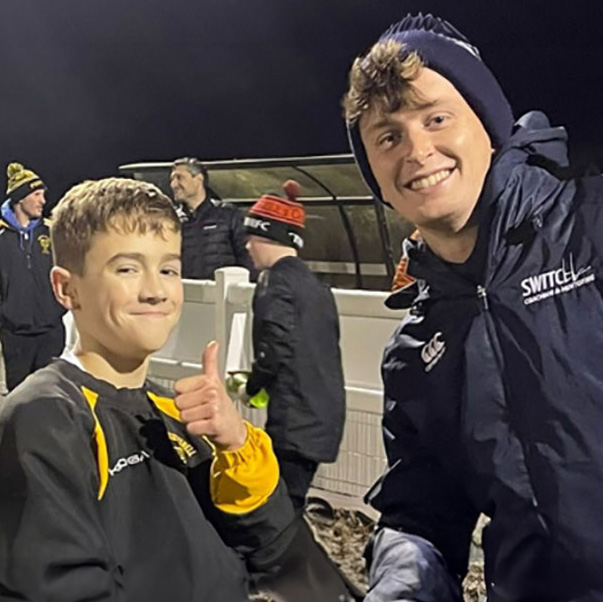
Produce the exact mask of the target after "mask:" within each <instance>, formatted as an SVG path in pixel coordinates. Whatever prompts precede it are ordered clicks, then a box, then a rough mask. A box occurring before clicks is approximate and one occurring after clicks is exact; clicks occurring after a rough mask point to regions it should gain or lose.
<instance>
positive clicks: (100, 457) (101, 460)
mask: <svg viewBox="0 0 603 602" xmlns="http://www.w3.org/2000/svg"><path fill="white" fill-rule="evenodd" d="M82 393H83V394H84V397H85V398H86V401H87V402H88V405H89V406H90V411H91V412H92V417H93V418H94V440H95V442H96V461H97V463H98V474H99V479H100V485H99V488H98V499H99V500H102V499H103V496H104V495H105V491H106V489H107V484H108V483H109V453H108V451H107V440H106V438H105V433H104V432H103V428H102V427H101V424H100V422H99V420H98V417H97V415H96V411H95V408H96V403H97V401H98V393H94V391H91V390H90V389H87V388H86V387H82Z"/></svg>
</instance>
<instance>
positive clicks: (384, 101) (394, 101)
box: [342, 39, 424, 125]
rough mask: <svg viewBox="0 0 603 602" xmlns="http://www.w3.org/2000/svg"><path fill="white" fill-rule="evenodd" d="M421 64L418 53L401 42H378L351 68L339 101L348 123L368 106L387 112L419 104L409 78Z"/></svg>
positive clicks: (353, 120) (414, 74) (358, 116)
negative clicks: (345, 89) (347, 81)
mask: <svg viewBox="0 0 603 602" xmlns="http://www.w3.org/2000/svg"><path fill="white" fill-rule="evenodd" d="M423 67H424V63H423V61H422V60H421V57H420V56H419V55H418V54H417V53H416V52H405V51H404V45H403V44H402V43H401V42H398V41H397V40H392V39H386V40H384V41H382V42H377V43H376V44H375V45H374V46H373V47H372V48H371V49H370V50H369V52H368V53H367V54H366V56H364V57H360V58H357V59H356V60H355V61H354V64H353V65H352V68H351V69H350V75H349V89H348V91H347V93H346V95H345V96H344V98H343V102H342V104H343V108H344V112H345V119H346V121H347V123H348V124H349V125H352V124H355V123H356V122H357V121H358V119H360V117H361V115H362V114H363V113H365V112H366V111H369V110H371V109H377V110H379V111H381V112H383V113H385V114H388V113H395V112H396V111H398V110H399V109H401V108H403V107H404V108H406V107H408V108H412V107H413V106H415V105H418V104H420V101H421V99H420V98H419V97H418V94H417V92H416V90H415V88H414V87H413V86H412V81H413V80H414V79H416V78H417V77H418V76H419V74H420V72H421V69H422V68H423Z"/></svg>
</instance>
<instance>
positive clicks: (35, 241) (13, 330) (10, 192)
mask: <svg viewBox="0 0 603 602" xmlns="http://www.w3.org/2000/svg"><path fill="white" fill-rule="evenodd" d="M6 172H7V177H8V186H7V190H6V194H7V197H8V198H7V200H6V201H5V202H4V203H3V204H2V209H1V213H2V217H1V219H0V340H1V341H2V354H3V356H4V364H5V368H6V385H7V388H8V390H9V391H11V390H12V389H14V388H15V387H16V386H17V385H18V384H19V383H20V382H21V381H23V380H24V379H25V377H26V376H28V375H29V374H31V373H32V372H34V371H35V370H37V369H38V368H41V367H43V366H45V365H46V364H48V362H49V361H50V360H51V358H53V357H58V356H59V355H60V354H61V352H62V351H63V347H64V346H65V329H64V326H63V322H62V316H63V314H64V313H65V310H64V309H63V308H62V307H61V306H60V305H59V304H58V303H57V301H56V300H55V298H54V294H53V293H52V287H51V285H50V277H49V274H50V269H51V268H52V252H51V244H50V236H49V231H48V225H47V223H46V222H45V220H44V219H43V218H42V211H43V208H44V204H45V203H46V198H45V192H46V186H45V185H44V182H43V181H42V180H41V178H40V177H39V176H38V175H37V174H35V173H34V172H33V171H31V170H29V169H26V168H24V167H23V166H22V165H21V164H19V163H11V164H10V165H9V166H8V168H7V170H6Z"/></svg>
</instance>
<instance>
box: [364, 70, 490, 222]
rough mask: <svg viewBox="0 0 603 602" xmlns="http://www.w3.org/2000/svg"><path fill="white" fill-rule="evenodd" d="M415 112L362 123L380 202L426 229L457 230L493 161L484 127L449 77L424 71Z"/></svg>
mask: <svg viewBox="0 0 603 602" xmlns="http://www.w3.org/2000/svg"><path fill="white" fill-rule="evenodd" d="M413 85H414V88H415V89H416V91H417V92H418V95H419V97H420V99H421V102H420V105H419V106H418V107H417V108H402V109H401V110H399V111H397V112H395V113H391V114H384V113H382V112H379V111H376V110H371V111H368V112H367V113H366V114H365V115H363V116H362V117H361V119H360V124H359V125H360V135H361V138H362V142H363V144H364V147H365V149H366V154H367V157H368V161H369V165H370V167H371V169H372V171H373V174H374V176H375V179H376V180H377V183H378V184H379V187H380V188H381V192H382V195H383V198H384V199H385V200H386V201H388V202H389V203H391V205H392V206H393V207H394V209H395V210H396V211H397V212H398V213H400V214H401V215H402V216H403V217H404V218H406V219H407V220H408V221H410V222H411V223H413V224H415V225H416V226H418V227H419V229H421V227H424V228H430V229H434V230H443V231H451V230H452V231H454V232H458V231H459V230H460V229H462V227H464V226H465V225H466V224H467V222H468V220H469V218H470V216H471V214H472V212H473V209H474V207H475V205H476V203H477V200H478V198H479V195H480V193H481V190H482V186H483V183H484V180H485V177H486V173H487V171H488V169H489V167H490V163H491V158H492V145H491V143H490V138H489V136H488V134H487V132H486V130H485V129H484V126H483V125H482V123H481V122H480V120H479V119H478V117H477V115H476V114H475V113H474V112H473V110H472V109H471V107H470V106H469V105H468V104H467V102H466V101H465V99H464V98H463V97H462V96H461V95H460V93H459V92H458V91H457V89H456V88H455V87H454V86H453V85H452V84H451V83H450V82H449V81H448V80H447V79H445V78H444V77H442V76H441V75H439V74H438V73H436V72H435V71H432V70H431V69H427V68H424V69H423V70H422V71H421V73H420V75H419V76H418V77H417V78H416V79H415V80H414V82H413Z"/></svg>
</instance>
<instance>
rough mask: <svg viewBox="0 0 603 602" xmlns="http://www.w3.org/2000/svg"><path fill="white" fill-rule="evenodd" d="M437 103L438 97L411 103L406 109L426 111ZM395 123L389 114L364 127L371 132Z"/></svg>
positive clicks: (439, 102) (438, 101) (438, 102)
mask: <svg viewBox="0 0 603 602" xmlns="http://www.w3.org/2000/svg"><path fill="white" fill-rule="evenodd" d="M439 104H441V101H440V99H439V98H438V99H436V100H430V101H429V102H419V103H413V104H412V105H411V106H410V107H408V109H409V110H410V111H426V110H428V109H433V108H434V107H436V106H438V105H439ZM395 123H396V122H395V120H394V119H392V118H391V117H390V116H389V115H383V116H382V117H381V118H380V119H379V120H378V121H375V123H371V124H370V125H369V126H367V128H366V129H367V131H369V132H373V131H375V130H379V129H381V128H384V127H388V126H390V125H394V124H395Z"/></svg>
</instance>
